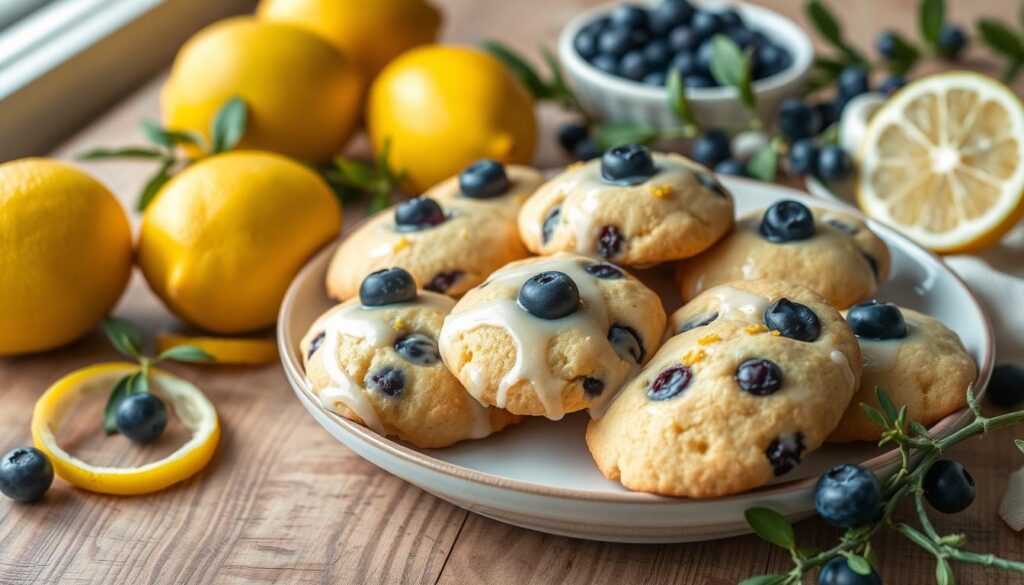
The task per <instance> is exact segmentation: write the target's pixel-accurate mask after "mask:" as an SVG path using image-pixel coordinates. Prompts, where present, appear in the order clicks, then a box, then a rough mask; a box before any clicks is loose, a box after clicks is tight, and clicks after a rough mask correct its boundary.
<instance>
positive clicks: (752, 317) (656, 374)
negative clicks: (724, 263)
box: [587, 280, 861, 498]
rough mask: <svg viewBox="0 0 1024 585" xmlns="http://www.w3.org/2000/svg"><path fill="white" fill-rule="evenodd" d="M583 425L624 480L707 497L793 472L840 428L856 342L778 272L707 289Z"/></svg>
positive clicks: (853, 383) (856, 361)
mask: <svg viewBox="0 0 1024 585" xmlns="http://www.w3.org/2000/svg"><path fill="white" fill-rule="evenodd" d="M670 321H671V323H670V327H672V330H680V331H682V332H681V333H679V334H677V335H675V336H673V337H671V338H670V339H668V341H666V342H665V344H664V345H663V346H662V347H661V349H660V350H658V352H657V354H656V355H655V356H654V357H653V358H651V361H650V362H649V363H648V364H647V366H646V367H645V368H644V369H643V371H641V372H640V373H639V375H638V376H637V377H636V378H634V379H633V380H632V381H631V382H630V383H629V384H627V385H626V387H625V388H624V389H623V390H622V392H621V393H620V394H619V396H618V397H617V398H616V399H615V401H614V402H613V403H612V404H611V406H610V407H609V408H608V411H607V413H606V414H605V415H604V416H603V417H601V418H600V419H596V420H593V421H591V422H590V425H589V426H588V428H587V445H588V447H589V448H590V451H591V453H592V454H593V456H594V460H595V461H596V463H597V466H598V468H599V469H600V470H601V472H602V473H604V475H605V476H607V477H608V478H610V479H614V480H618V481H620V482H621V483H622V484H623V485H625V486H626V487H627V488H629V489H632V490H638V491H645V492H653V493H659V494H665V495H672V496H686V497H695V498H703V497H714V496H723V495H727V494H734V493H738V492H742V491H745V490H749V489H753V488H756V487H758V486H761V485H764V484H765V483H767V482H769V481H771V479H772V478H773V477H776V476H781V475H784V474H786V473H788V472H790V471H791V470H792V469H793V468H794V467H795V466H796V465H798V464H799V463H800V462H801V460H802V459H803V458H804V457H805V456H806V455H807V454H808V453H810V452H812V451H814V450H815V449H817V448H818V447H819V446H820V445H821V444H822V442H823V441H824V440H825V437H826V436H827V435H828V433H829V432H831V431H832V429H833V428H835V426H836V424H837V423H838V422H839V418H840V417H841V416H842V414H843V411H844V410H845V408H846V405H847V404H848V403H849V401H850V397H851V396H853V393H854V391H855V390H856V388H857V380H858V374H859V371H860V359H861V358H860V350H859V349H858V346H857V340H856V339H855V338H854V336H853V333H852V332H851V331H850V327H849V326H848V325H847V323H846V321H844V320H843V317H842V315H840V314H839V312H838V311H837V310H836V309H834V308H833V307H832V306H831V305H829V304H828V302H827V301H826V300H825V299H824V298H822V297H821V296H820V295H818V294H817V293H814V292H813V291H811V290H809V289H806V288H804V287H801V286H799V285H796V284H792V283H788V282H783V281H769V280H756V281H742V282H735V283H731V284H728V285H723V286H719V287H716V288H712V289H709V290H707V291H705V292H704V293H702V294H701V295H700V296H698V297H697V298H696V299H694V300H692V301H691V302H690V303H688V304H687V305H685V306H684V307H683V308H681V309H680V310H679V311H677V312H676V313H675V314H673V316H672V317H671V320H670Z"/></svg>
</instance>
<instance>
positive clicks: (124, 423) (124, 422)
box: [116, 392, 167, 445]
mask: <svg viewBox="0 0 1024 585" xmlns="http://www.w3.org/2000/svg"><path fill="white" fill-rule="evenodd" d="M116 421H117V430H118V432H120V433H121V434H122V435H124V436H126V437H128V438H129V439H130V440H131V441H132V442H133V443H138V444H140V445H145V444H147V443H152V442H153V441H155V440H157V438H159V437H160V435H162V434H163V432H164V429H166V428H167V406H166V405H164V401H163V400H160V398H158V397H157V396H154V395H153V394H150V393H148V392H140V393H136V394H129V395H128V396H125V397H124V399H123V400H121V404H119V405H118V407H117V413H116Z"/></svg>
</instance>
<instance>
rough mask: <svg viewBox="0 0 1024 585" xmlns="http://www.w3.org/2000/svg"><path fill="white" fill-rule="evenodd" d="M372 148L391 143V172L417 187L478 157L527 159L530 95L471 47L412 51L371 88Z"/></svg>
mask: <svg viewBox="0 0 1024 585" xmlns="http://www.w3.org/2000/svg"><path fill="white" fill-rule="evenodd" d="M369 100H370V103H369V112H368V115H367V125H368V127H369V132H370V140H371V142H372V143H373V148H374V150H375V151H376V152H377V153H380V152H381V151H382V150H383V148H384V145H385V143H387V142H388V141H390V144H391V161H392V164H393V166H394V167H395V169H398V170H405V171H407V172H408V173H409V180H410V183H412V186H413V187H414V188H415V189H417V190H423V189H426V188H427V187H430V186H432V185H435V184H437V183H439V182H441V181H442V180H444V179H446V178H448V177H451V176H453V175H456V174H458V173H459V171H461V170H462V169H463V168H464V167H466V166H467V165H469V164H470V163H472V162H474V161H476V160H478V159H481V158H493V159H497V160H499V161H501V162H504V163H518V164H525V163H528V162H530V159H531V158H532V157H533V151H534V148H535V147H536V143H537V123H536V119H535V118H534V112H533V98H532V97H531V96H530V93H529V92H528V91H527V89H526V88H525V87H524V86H523V85H522V83H521V82H520V81H519V79H517V78H516V77H515V76H514V75H513V74H512V73H510V72H509V71H508V69H506V68H505V66H504V65H502V64H501V62H500V61H498V60H497V59H496V58H494V57H492V56H490V55H488V54H487V53H485V52H483V51H480V50H477V49H472V48H469V47H455V46H441V45H430V46H426V47H420V48H417V49H413V50H411V51H409V52H408V53H405V54H403V55H402V56H400V57H399V58H397V59H395V60H394V61H392V62H391V64H390V65H388V66H387V67H386V68H384V71H382V72H381V74H380V75H379V76H378V77H377V79H376V81H374V83H373V85H372V87H371V88H370V98H369Z"/></svg>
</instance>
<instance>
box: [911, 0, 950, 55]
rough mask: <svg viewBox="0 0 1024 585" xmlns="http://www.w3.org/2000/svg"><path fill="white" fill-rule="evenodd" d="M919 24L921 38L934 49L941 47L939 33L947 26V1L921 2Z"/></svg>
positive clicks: (922, 0) (925, 0) (927, 0)
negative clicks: (943, 26)
mask: <svg viewBox="0 0 1024 585" xmlns="http://www.w3.org/2000/svg"><path fill="white" fill-rule="evenodd" d="M918 21H919V22H918V24H920V25H921V37H922V38H923V39H924V40H925V42H927V43H928V45H929V46H931V47H932V48H935V47H938V46H939V33H940V32H941V31H942V25H944V24H946V2H945V0H921V8H920V10H919V12H918Z"/></svg>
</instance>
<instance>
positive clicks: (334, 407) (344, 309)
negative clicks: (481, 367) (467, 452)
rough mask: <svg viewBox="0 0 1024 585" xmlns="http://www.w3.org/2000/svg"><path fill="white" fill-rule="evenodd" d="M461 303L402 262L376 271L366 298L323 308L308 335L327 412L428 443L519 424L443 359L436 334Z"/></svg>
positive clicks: (310, 371)
mask: <svg viewBox="0 0 1024 585" xmlns="http://www.w3.org/2000/svg"><path fill="white" fill-rule="evenodd" d="M454 305H455V301H454V300H452V299H451V298H449V297H447V296H444V295H440V294H436V293H432V292H428V291H417V290H416V283H415V281H414V280H413V277H412V275H411V274H409V272H407V271H405V270H403V269H401V268H386V269H382V270H379V271H377V272H374V273H372V274H370V275H369V276H367V277H366V279H365V280H364V281H363V283H362V285H361V286H360V290H359V298H357V299H352V300H350V301H348V302H346V303H343V304H341V305H338V306H336V307H334V308H333V309H331V310H329V311H327V312H326V313H324V314H323V315H322V316H321V317H320V318H319V319H317V320H316V322H314V323H313V325H312V327H310V329H309V332H308V333H307V334H306V336H305V338H304V339H303V340H302V343H301V348H302V355H303V357H304V362H305V370H306V378H307V379H308V380H309V381H310V383H311V385H312V387H313V392H314V393H315V394H316V395H317V397H318V398H319V399H320V402H321V403H322V404H323V405H324V407H325V408H327V409H328V410H331V411H333V412H335V413H336V414H339V415H341V416H343V417H345V418H347V419H349V420H352V421H355V422H357V423H360V424H362V425H364V426H366V427H368V428H370V429H371V430H373V431H375V432H377V433H380V434H382V435H392V436H397V437H398V438H400V439H402V440H404V441H408V442H410V443H413V444H414V445H417V446H419V447H424V448H433V447H444V446H447V445H451V444H453V443H456V442H458V441H462V440H464V439H478V438H481V437H486V436H487V435H490V434H491V433H492V432H496V431H499V430H501V429H502V428H504V427H505V426H507V425H509V424H512V423H514V422H516V421H517V420H518V417H516V416H515V415H511V414H509V413H507V412H503V411H500V410H498V409H494V408H487V407H485V406H483V405H481V404H480V403H479V402H478V401H477V400H476V399H474V398H473V397H472V396H470V395H469V393H468V392H466V389H465V388H464V387H463V386H462V384H460V383H459V381H458V380H456V379H455V377H454V376H452V375H451V373H449V372H448V369H447V368H445V366H444V364H443V363H442V362H441V354H440V351H438V347H437V338H438V335H439V334H440V330H441V324H442V322H443V321H444V318H445V316H446V315H448V312H449V311H451V308H452V307H453V306H454Z"/></svg>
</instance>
